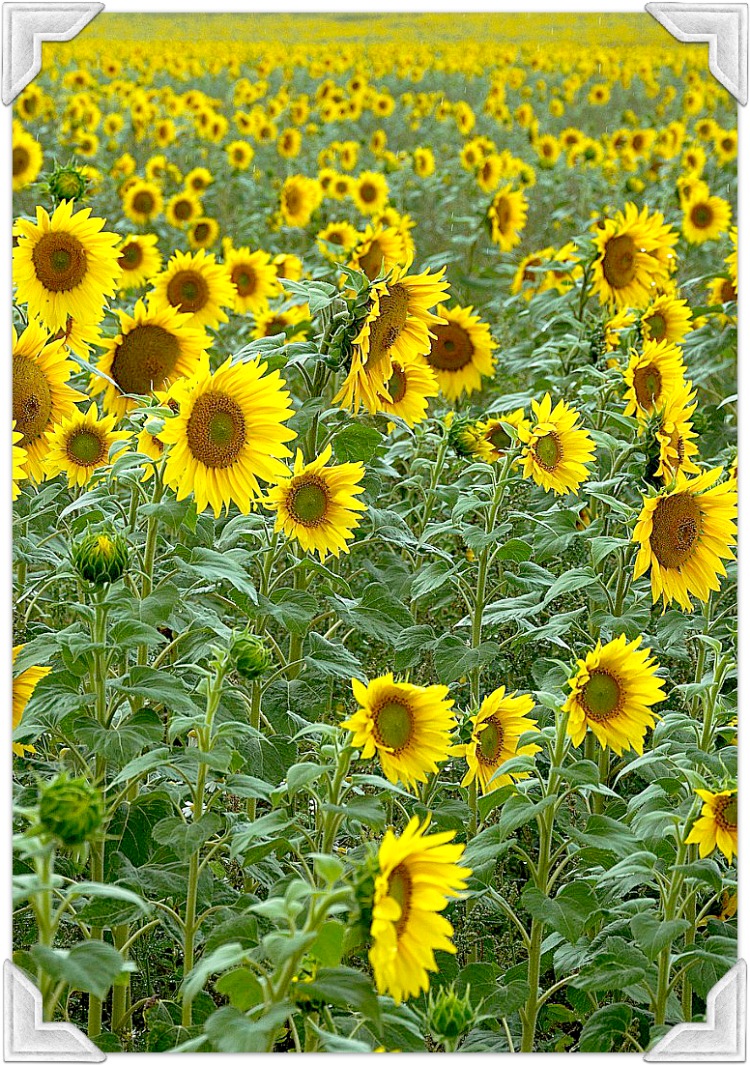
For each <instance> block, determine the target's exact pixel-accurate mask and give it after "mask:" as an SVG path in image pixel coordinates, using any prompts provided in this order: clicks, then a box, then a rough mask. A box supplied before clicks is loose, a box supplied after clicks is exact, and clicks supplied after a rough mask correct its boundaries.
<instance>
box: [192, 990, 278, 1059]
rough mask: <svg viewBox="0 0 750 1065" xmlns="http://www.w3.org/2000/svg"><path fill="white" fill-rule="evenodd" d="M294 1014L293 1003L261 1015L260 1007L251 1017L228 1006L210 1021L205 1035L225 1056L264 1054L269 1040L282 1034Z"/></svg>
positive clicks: (214, 1014) (249, 1013) (211, 1017)
mask: <svg viewBox="0 0 750 1065" xmlns="http://www.w3.org/2000/svg"><path fill="white" fill-rule="evenodd" d="M292 1010H293V1006H292V1004H291V1003H290V1002H282V1003H279V1004H278V1005H277V1006H271V1007H270V1008H269V1009H268V1012H267V1013H264V1014H261V1013H260V1012H259V1011H260V1007H259V1006H256V1007H254V1009H253V1010H251V1011H250V1012H248V1013H240V1012H239V1010H236V1009H235V1008H234V1007H233V1006H224V1007H223V1008H222V1009H219V1010H217V1011H216V1013H212V1014H211V1016H210V1017H209V1018H208V1020H207V1021H206V1026H205V1032H206V1035H207V1036H208V1038H209V1039H210V1040H211V1043H212V1045H213V1046H214V1047H215V1048H216V1049H217V1050H218V1051H220V1052H221V1053H222V1054H261V1053H263V1051H265V1050H266V1047H267V1044H268V1041H269V1039H271V1038H272V1037H273V1036H274V1034H275V1033H278V1034H279V1035H280V1034H281V1031H282V1028H283V1025H284V1022H285V1020H286V1019H287V1017H288V1016H289V1015H290V1013H291V1012H292Z"/></svg>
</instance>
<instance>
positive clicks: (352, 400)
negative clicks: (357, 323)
mask: <svg viewBox="0 0 750 1065" xmlns="http://www.w3.org/2000/svg"><path fill="white" fill-rule="evenodd" d="M444 273H445V270H444V269H443V270H440V271H439V272H438V273H434V274H432V273H430V272H429V271H428V270H425V271H424V272H423V273H421V274H409V273H408V266H405V267H396V268H394V270H393V271H392V273H391V275H390V277H389V278H388V279H387V280H386V281H379V282H377V283H376V284H374V285H373V286H372V288H371V290H370V307H369V311H368V314H367V318H366V319H365V322H364V324H363V326H362V329H361V330H360V332H359V334H358V336H357V338H356V341H355V344H354V350H353V353H352V363H351V367H350V369H349V373H348V374H347V377H346V380H345V381H344V383H343V385H342V387H341V389H340V390H339V392H338V394H337V395H336V396H335V398H334V402H335V403H340V404H341V406H343V407H345V408H348V409H350V410H352V411H353V412H354V413H355V414H356V413H357V411H358V410H359V408H360V406H362V405H364V406H365V407H366V408H367V410H368V411H369V412H370V413H371V414H374V413H376V412H377V411H378V410H380V409H381V408H382V403H383V401H385V402H386V403H388V402H389V401H390V398H391V397H390V394H389V392H388V390H387V388H386V384H387V382H388V381H389V380H390V377H391V374H392V373H393V360H394V359H409V358H414V357H415V356H419V355H424V354H426V352H428V351H429V348H430V336H431V333H430V326H431V325H434V324H435V323H438V322H439V321H440V319H439V318H438V317H437V316H436V315H434V314H433V313H432V312H431V310H430V308H431V307H434V306H435V305H436V304H437V303H440V302H441V301H443V300H445V299H447V298H448V295H447V293H446V289H447V287H448V282H447V281H444V280H443V275H444Z"/></svg>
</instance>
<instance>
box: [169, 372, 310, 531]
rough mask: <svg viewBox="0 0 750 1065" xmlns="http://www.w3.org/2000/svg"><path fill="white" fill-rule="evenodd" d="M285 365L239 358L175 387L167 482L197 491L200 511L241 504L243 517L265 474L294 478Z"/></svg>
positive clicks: (183, 492) (182, 493)
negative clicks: (288, 463) (270, 367)
mask: <svg viewBox="0 0 750 1065" xmlns="http://www.w3.org/2000/svg"><path fill="white" fill-rule="evenodd" d="M284 384H285V382H284V381H282V379H281V377H280V376H279V373H278V370H274V371H273V372H271V373H266V364H265V363H259V362H244V363H237V364H236V365H234V366H233V365H232V363H231V359H227V361H226V362H225V363H224V364H223V365H222V366H220V367H219V369H218V370H217V371H216V373H215V374H211V373H210V372H209V370H208V369H207V368H205V369H203V370H201V371H200V372H199V373H198V374H197V375H196V376H195V377H193V378H190V379H188V380H185V381H180V382H178V384H176V385H174V386H173V389H172V396H173V397H174V399H175V400H176V402H177V404H178V407H179V411H178V413H177V414H176V415H175V416H174V417H173V418H169V419H167V421H165V423H164V428H163V429H162V431H161V433H160V434H159V436H160V439H161V441H162V443H164V444H168V445H171V447H170V450H169V457H168V458H167V463H166V467H165V470H164V480H165V481H166V483H167V484H168V485H170V486H171V487H172V488H174V489H175V490H176V492H177V498H178V500H179V499H184V498H185V497H186V496H188V495H190V494H191V493H192V494H193V496H194V497H195V503H196V506H197V508H198V511H199V512H202V511H204V510H205V509H206V508H207V507H209V506H210V507H212V508H213V511H214V514H215V515H216V517H217V518H218V516H219V515H220V514H221V510H222V507H226V508H227V510H229V506H230V504H231V503H232V502H234V503H236V504H237V506H238V507H239V509H240V511H241V512H242V513H243V514H247V513H249V511H250V506H251V504H252V501H253V500H254V499H257V498H258V497H259V496H260V495H261V489H260V485H259V484H258V478H261V479H262V480H264V481H268V482H270V483H274V482H277V481H280V480H282V479H284V478H285V477H287V476H288V471H287V468H286V466H285V465H284V463H283V461H282V460H283V459H286V458H290V457H291V452H290V451H289V449H288V448H287V447H286V446H285V441H288V440H292V439H294V436H295V435H296V434H295V433H294V432H293V430H291V429H288V428H287V427H286V425H285V424H284V423H285V422H287V421H288V420H289V419H290V418H291V416H292V414H293V413H294V411H293V409H292V406H291V399H290V395H289V393H288V392H287V391H285V389H284Z"/></svg>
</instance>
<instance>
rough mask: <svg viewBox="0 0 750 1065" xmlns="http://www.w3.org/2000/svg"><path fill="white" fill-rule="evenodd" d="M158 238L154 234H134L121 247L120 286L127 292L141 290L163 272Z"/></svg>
mask: <svg viewBox="0 0 750 1065" xmlns="http://www.w3.org/2000/svg"><path fill="white" fill-rule="evenodd" d="M157 243H158V237H157V236H156V235H155V234H153V233H143V234H134V235H131V236H129V237H125V238H124V240H123V242H122V244H121V245H120V248H119V249H118V250H119V253H120V258H119V262H120V269H121V270H122V274H121V276H120V285H121V287H122V288H123V289H125V291H129V290H130V289H133V288H140V287H141V286H142V285H145V284H146V282H147V281H150V280H151V278H152V277H155V276H156V274H158V273H159V271H160V270H161V265H162V258H161V252H160V251H159V249H158V247H157Z"/></svg>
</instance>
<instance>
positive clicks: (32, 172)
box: [13, 122, 44, 192]
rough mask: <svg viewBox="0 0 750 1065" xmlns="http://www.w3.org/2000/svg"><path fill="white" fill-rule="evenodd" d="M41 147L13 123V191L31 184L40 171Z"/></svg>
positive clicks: (19, 126) (41, 161) (18, 190)
mask: <svg viewBox="0 0 750 1065" xmlns="http://www.w3.org/2000/svg"><path fill="white" fill-rule="evenodd" d="M43 162H44V157H43V155H42V146H41V145H40V143H39V141H37V140H35V139H34V137H32V136H31V134H30V133H28V132H27V131H26V130H25V129H24V128H23V127H22V126H21V125H20V124H18V123H16V122H14V123H13V191H14V192H20V191H21V189H25V188H26V186H27V185H31V184H33V183H34V182H35V181H36V179H37V177H38V176H39V171H40V170H41V169H42V163H43Z"/></svg>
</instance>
